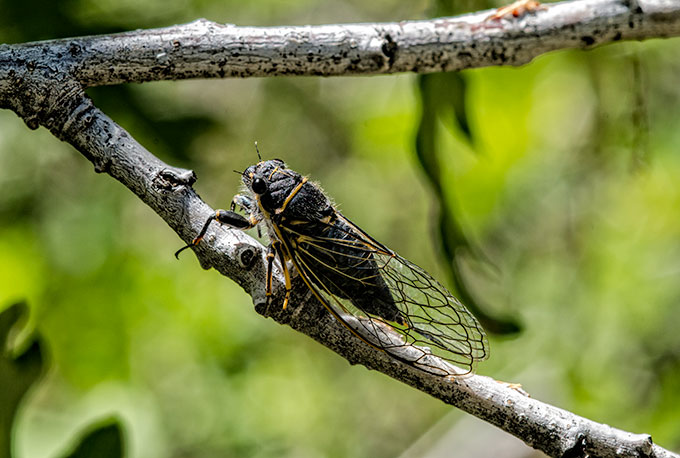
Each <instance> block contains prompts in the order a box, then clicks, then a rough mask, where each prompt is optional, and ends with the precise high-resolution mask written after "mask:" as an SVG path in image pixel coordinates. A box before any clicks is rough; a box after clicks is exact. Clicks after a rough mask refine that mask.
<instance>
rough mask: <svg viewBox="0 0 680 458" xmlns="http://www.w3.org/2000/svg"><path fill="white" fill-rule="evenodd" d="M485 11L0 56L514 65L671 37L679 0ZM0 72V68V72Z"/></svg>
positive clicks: (71, 62)
mask: <svg viewBox="0 0 680 458" xmlns="http://www.w3.org/2000/svg"><path fill="white" fill-rule="evenodd" d="M491 13H492V12H491V11H483V12H479V13H474V14H469V15H464V16H457V17H449V18H439V19H433V20H426V21H405V22H398V23H375V24H342V25H319V26H300V27H240V26H235V25H231V24H217V23H213V22H210V21H207V20H204V19H201V20H198V21H195V22H192V23H189V24H184V25H178V26H173V27H167V28H161V29H152V30H139V31H134V32H127V33H121V34H116V35H110V36H99V37H82V38H72V39H63V40H53V41H46V42H38V43H30V44H19V45H10V46H2V47H0V63H2V64H3V67H5V66H6V65H7V62H11V61H13V60H14V61H16V60H17V59H19V58H20V60H21V63H22V64H23V65H25V66H28V67H32V70H33V71H47V72H49V71H54V70H55V69H57V70H59V71H60V72H63V71H66V72H67V73H68V74H70V75H71V76H72V77H73V78H74V79H76V80H77V81H78V82H80V84H81V85H82V86H84V87H91V86H100V85H107V84H120V83H126V82H144V81H157V80H170V79H188V78H223V77H250V76H272V75H321V76H331V75H358V74H363V75H366V74H384V73H397V72H417V73H429V72H440V71H455V70H462V69H466V68H473V67H483V66H489V65H521V64H525V63H527V62H529V61H531V60H532V59H533V58H535V57H536V56H539V55H541V54H544V53H546V52H549V51H553V50H556V49H566V48H590V47H594V46H597V45H601V44H604V43H611V42H615V41H619V40H642V39H647V38H663V37H673V36H678V35H680V2H678V1H675V0H576V1H571V2H561V3H555V4H548V5H546V8H545V9H544V10H540V11H537V12H536V13H535V14H527V15H525V16H524V17H523V18H521V19H519V20H501V21H494V20H488V18H489V16H490V14H491ZM5 76H6V75H5ZM5 76H3V75H2V74H1V73H0V80H6V77H5ZM0 84H2V83H0Z"/></svg>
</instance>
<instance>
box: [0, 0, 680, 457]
mask: <svg viewBox="0 0 680 458" xmlns="http://www.w3.org/2000/svg"><path fill="white" fill-rule="evenodd" d="M477 5H479V4H477ZM469 7H470V8H474V7H475V3H474V2H470V6H469ZM0 11H2V12H3V14H2V15H0V42H23V41H32V40H39V39H49V38H56V37H66V36H76V35H84V34H93V33H107V32H113V31H119V30H132V29H136V28H148V27H154V26H162V25H169V24H173V23H181V22H188V21H191V20H194V19H196V18H198V17H207V18H209V19H212V20H215V21H220V22H230V23H237V24H244V25H284V24H305V23H334V22H343V21H344V22H349V21H351V22H356V21H381V20H402V19H418V18H423V17H427V16H428V15H430V14H432V12H433V9H432V5H431V4H430V3H429V2H426V1H423V2H398V1H394V0H380V1H375V2H360V1H357V0H344V1H339V2H318V1H313V0H304V1H298V2H295V3H291V2H282V1H274V0H267V1H262V2H251V3H243V2H236V1H215V0H172V1H167V0H165V1H160V0H154V1H149V2H143V3H140V2H136V1H134V2H133V1H127V0H125V1H120V0H118V1H116V2H113V1H96V2H95V1H91V0H70V1H61V2H48V1H40V0H25V1H22V2H15V1H13V0H0ZM36 11H40V14H35V12H36ZM679 43H680V42H678V40H653V41H649V42H645V43H620V44H616V45H612V46H607V47H604V48H601V49H597V50H594V51H589V52H582V51H563V52H556V53H551V54H550V55H547V56H543V57H541V58H539V59H537V60H536V61H535V62H534V63H532V64H530V65H526V66H524V67H522V68H518V69H513V68H489V69H480V70H471V71H466V72H464V73H463V74H462V76H463V79H464V90H463V91H461V90H460V88H459V89H454V88H453V87H452V86H450V84H456V83H446V81H444V84H442V85H437V86H436V87H437V89H436V90H438V91H441V92H442V94H441V100H448V99H449V97H450V94H449V93H448V92H447V91H449V90H450V91H452V92H457V93H458V94H459V97H464V100H463V102H462V103H461V99H460V98H453V99H452V102H451V103H454V104H455V106H454V107H452V109H451V111H449V114H448V115H444V116H437V117H436V118H435V119H432V121H431V122H432V123H433V126H434V127H435V129H433V132H436V133H435V134H434V136H433V137H431V138H429V141H431V142H433V144H434V145H436V160H437V167H438V169H439V174H438V179H439V182H440V184H441V194H442V196H443V197H444V202H445V203H446V204H445V205H446V210H447V211H450V212H451V214H453V215H455V217H456V218H457V221H458V222H459V224H460V227H461V230H463V231H464V233H465V235H466V237H468V238H469V240H470V241H471V242H472V243H474V245H475V246H477V247H479V248H480V250H482V251H483V252H484V253H485V256H486V257H487V258H488V261H489V262H487V261H486V260H485V259H484V258H483V257H482V258H469V259H467V260H466V261H465V262H463V263H462V264H461V275H462V276H463V277H464V278H465V281H466V284H467V285H468V287H469V288H470V289H471V291H472V292H473V294H474V295H475V296H476V297H477V298H480V299H481V300H482V301H483V303H484V304H486V305H488V307H490V311H491V312H492V313H495V314H501V315H511V316H518V317H519V319H520V321H521V322H522V324H523V332H522V333H521V334H519V335H518V336H517V337H516V338H514V339H512V340H507V339H505V340H500V339H495V340H492V354H491V359H490V360H489V361H488V362H486V363H484V364H482V365H481V366H480V367H479V372H481V373H483V374H488V375H491V376H493V377H495V378H498V379H503V380H512V381H517V382H521V383H522V384H523V385H524V388H525V389H526V390H528V391H529V392H530V393H532V395H533V396H535V397H537V398H539V399H542V400H545V401H548V402H551V403H553V404H557V405H559V406H561V407H564V408H566V409H570V410H572V411H575V412H576V413H578V414H581V415H585V416H588V417H590V418H592V419H594V420H597V421H601V422H606V423H609V424H612V425H615V426H618V427H621V428H624V429H629V430H632V431H636V432H648V433H651V434H652V435H653V437H654V439H655V441H657V442H659V443H661V444H662V445H664V446H666V447H668V448H672V449H676V450H678V449H680V429H679V428H678V424H680V390H678V389H677V388H678V386H680V333H678V329H680V308H679V304H680V281H679V275H680V218H679V217H678V214H679V211H680V184H678V183H680V180H679V179H678V177H680V156H679V155H678V148H679V146H680V129H678V128H677V119H678V118H679V117H680V92H679V91H678V90H677V76H676V75H677V74H678V72H679V71H680V64H679V62H680V46H679ZM434 78H437V77H434ZM442 79H443V80H446V79H447V78H442ZM449 79H455V78H449ZM90 95H91V96H92V97H93V98H94V100H95V103H96V104H97V105H98V106H100V107H101V108H102V109H104V110H105V111H106V112H107V113H108V114H109V115H111V116H112V117H113V118H114V119H115V120H116V121H118V122H119V123H120V124H121V125H123V126H124V127H125V128H126V129H128V130H129V131H130V132H131V133H132V134H133V135H134V136H135V137H136V138H138V139H139V140H140V141H141V142H142V143H143V144H144V145H145V146H147V147H148V148H149V149H150V150H151V151H152V152H153V153H155V154H157V155H159V156H160V157H162V158H163V159H164V160H166V161H168V162H170V163H172V164H173V165H179V166H185V167H191V168H193V169H195V170H196V172H197V174H198V177H199V181H198V183H197V185H196V187H197V189H198V190H199V192H200V193H201V195H202V196H203V197H204V198H205V199H206V200H207V202H208V203H210V204H212V205H213V206H214V207H224V206H226V205H227V204H228V202H229V201H230V199H231V197H232V195H233V194H234V193H235V192H236V191H237V189H238V187H239V183H238V176H237V175H236V174H234V173H233V172H231V170H232V169H243V168H245V167H246V166H247V165H249V164H251V163H252V162H254V161H255V158H256V156H255V152H254V149H253V147H252V144H253V141H255V140H257V141H258V143H259V145H260V149H261V151H262V152H263V155H264V156H265V157H281V158H283V159H285V160H286V161H287V162H288V163H289V164H290V165H291V167H293V168H295V169H296V170H298V171H300V172H302V173H306V174H309V175H310V176H311V177H312V178H313V179H315V180H317V181H319V182H320V183H321V184H322V185H323V187H324V188H325V190H326V191H327V192H328V193H329V194H330V195H331V196H333V198H334V200H335V202H336V203H337V204H338V205H339V206H340V208H341V210H342V211H343V212H344V213H345V214H346V215H348V216H349V217H350V218H352V219H353V220H355V221H356V222H357V223H358V224H359V225H360V226H361V227H363V228H364V229H366V230H367V231H368V232H369V233H371V234H372V235H373V236H375V237H376V238H378V239H379V240H381V241H383V242H384V243H386V244H387V245H388V246H390V247H392V248H394V249H395V250H397V251H398V252H399V253H401V254H403V255H404V256H406V257H407V258H409V259H411V260H413V261H415V262H416V263H418V264H420V265H422V266H423V267H425V268H426V269H427V270H428V271H430V272H431V273H433V274H434V275H435V276H437V277H438V278H441V279H442V280H443V281H445V282H447V281H448V280H447V269H446V268H443V267H442V265H441V264H440V263H439V262H438V260H439V259H440V256H441V255H440V254H438V253H437V248H438V247H439V246H440V245H439V242H437V240H438V235H437V234H438V232H439V230H438V229H437V227H436V221H437V218H438V212H439V210H440V208H439V203H437V202H436V194H435V193H434V192H433V189H432V187H431V185H430V184H429V182H428V181H427V179H426V175H425V174H423V173H422V172H421V171H420V169H419V165H418V161H417V158H416V154H415V140H416V133H417V126H418V124H419V123H420V122H421V119H422V114H423V113H422V112H421V108H422V106H423V105H422V101H421V100H420V99H419V97H420V95H421V92H420V91H419V89H418V84H417V78H416V77H415V76H413V75H398V76H384V77H361V78H332V79H321V78H275V79H249V80H225V81H185V82H163V83H154V84H145V85H130V86H121V87H111V88H108V87H107V88H98V89H96V90H92V91H90ZM456 120H457V121H456ZM461 120H464V122H465V126H464V127H463V128H460V127H461V125H460V122H461ZM456 122H458V123H459V125H458V127H456ZM181 245H182V243H181V241H180V240H179V239H178V238H177V237H176V235H175V234H174V233H172V232H171V231H170V230H169V229H168V228H167V227H166V226H165V225H164V224H163V222H162V221H161V220H160V219H159V218H158V217H156V216H155V215H154V214H153V213H152V212H151V211H150V210H149V209H148V208H146V207H145V206H144V205H143V204H142V203H141V202H139V201H138V199H137V198H136V197H134V196H133V195H132V194H131V193H130V192H128V191H127V190H126V189H124V188H123V187H122V186H120V185H119V184H118V183H117V182H115V181H114V180H111V179H110V178H108V177H107V176H101V175H96V174H94V173H92V165H91V164H89V163H88V162H87V161H86V160H85V159H84V158H83V157H81V156H80V155H79V154H78V153H77V152H75V151H74V150H73V149H72V148H70V147H69V146H68V145H66V144H63V143H60V142H59V141H57V139H55V138H54V137H52V136H51V135H50V134H49V133H47V132H46V131H45V130H44V129H40V130H38V131H29V130H28V129H27V128H26V127H25V126H24V125H23V123H22V122H21V121H20V120H19V119H18V118H17V117H16V116H15V115H14V114H13V113H11V112H0V307H8V306H9V305H10V304H12V303H16V302H17V301H20V300H22V301H26V303H27V304H28V305H29V306H30V307H31V317H30V320H29V323H28V326H29V328H31V329H35V330H37V331H38V332H39V333H40V334H41V336H43V341H44V342H45V345H46V346H47V347H48V349H49V352H50V354H51V355H52V357H51V360H52V366H51V369H50V370H49V372H48V373H47V375H46V376H45V377H44V378H43V379H42V381H41V382H40V384H39V385H37V386H35V387H34V389H32V390H31V391H30V392H29V395H28V396H27V397H26V398H25V399H24V401H23V402H22V405H21V407H20V411H19V415H18V416H17V417H16V421H15V424H14V432H13V436H14V449H15V451H16V456H17V457H21V458H25V457H28V458H33V457H55V456H64V454H65V453H69V452H68V451H69V450H75V449H74V446H73V445H72V444H74V443H75V442H74V441H76V439H75V438H77V437H78V436H79V435H80V432H81V431H83V430H88V429H89V427H90V426H89V425H91V424H92V423H93V422H96V421H99V419H101V418H109V417H115V418H119V419H120V421H121V423H122V426H121V428H122V427H124V429H125V431H126V432H127V433H128V434H126V438H125V445H124V446H123V445H121V449H123V450H124V451H125V452H126V453H127V456H130V457H150V458H153V457H168V456H177V457H180V456H192V457H212V456H257V457H268V456H277V457H279V456H295V457H307V456H308V457H312V456H329V457H335V456H338V457H340V456H355V457H362V456H372V457H380V456H384V457H388V456H395V455H399V454H400V453H402V452H404V451H405V450H411V451H412V450H413V449H412V448H411V449H410V448H409V447H412V446H413V444H414V443H415V444H418V438H420V437H421V436H423V435H425V436H424V437H427V438H428V444H429V445H431V443H430V442H429V441H435V442H436V441H446V440H447V437H449V436H448V433H447V432H454V433H455V432H456V431H457V430H459V429H460V428H461V427H462V424H463V423H464V422H461V416H460V415H458V412H453V411H452V409H450V408H449V407H447V406H445V405H443V404H441V403H440V402H438V401H434V400H432V399H429V398H428V397H427V396H425V395H424V394H422V393H419V392H416V391H415V390H412V389H410V388H408V387H406V386H402V385H401V384H399V383H396V382H394V381H392V380H390V379H388V378H386V377H384V376H382V375H380V374H376V373H370V372H368V371H367V370H365V369H364V368H361V367H350V366H349V365H348V364H347V363H346V362H345V361H344V360H342V359H341V358H339V357H337V356H335V355H334V354H333V353H332V352H330V351H329V350H327V349H325V348H323V347H321V346H320V345H318V344H316V343H314V342H312V341H311V340H309V339H307V338H306V337H304V336H301V335H297V334H296V333H295V332H293V331H291V330H290V329H288V328H285V327H281V326H278V325H276V324H274V323H273V322H271V321H267V320H262V319H261V317H259V316H258V315H257V314H256V313H254V311H253V310H252V306H251V301H250V298H249V297H248V296H247V295H246V294H245V293H244V292H243V291H241V290H240V289H239V288H238V287H237V286H236V285H235V284H233V283H232V282H230V281H229V280H228V279H225V278H223V277H221V276H220V275H218V274H217V273H216V272H214V271H207V272H206V271H202V270H201V269H200V268H199V266H198V263H197V262H196V260H195V259H194V258H193V257H191V256H186V257H184V258H182V260H181V261H180V262H177V261H175V260H174V258H173V256H172V253H173V252H174V250H175V249H177V248H178V247H180V246H181ZM16 383H20V382H19V381H18V379H17V380H16ZM0 407H1V408H2V409H3V411H6V409H8V408H9V406H8V405H7V404H3V405H2V406H0ZM631 412H634V414H631ZM435 425H436V427H435ZM474 429H475V434H465V435H464V437H463V440H465V441H467V442H468V447H467V448H466V449H467V450H470V447H472V449H473V450H477V452H478V453H477V454H478V455H483V451H484V450H485V448H484V447H485V441H484V440H483V438H484V437H487V434H489V431H490V430H491V427H490V426H488V425H483V424H481V423H480V424H475V426H474ZM428 431H430V433H428ZM432 431H437V434H436V437H433V434H434V433H432ZM458 436H459V437H460V436H461V435H460V434H459V435H458ZM470 444H474V446H473V445H470ZM458 446H460V444H459V443H458V442H454V443H451V444H450V445H449V446H448V447H449V449H450V450H456V447H458ZM475 447H476V448H475ZM418 449H419V450H420V452H419V455H420V456H424V455H426V454H427V453H426V450H427V446H425V451H423V445H422V444H421V445H420V446H419V447H418ZM405 453H406V456H408V455H409V453H412V452H408V451H407V452H405Z"/></svg>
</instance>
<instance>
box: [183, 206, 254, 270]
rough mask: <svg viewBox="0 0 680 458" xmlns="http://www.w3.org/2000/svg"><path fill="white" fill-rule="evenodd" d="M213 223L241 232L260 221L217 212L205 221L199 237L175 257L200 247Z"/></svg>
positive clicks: (236, 214) (230, 213) (228, 212)
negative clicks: (188, 249) (187, 250)
mask: <svg viewBox="0 0 680 458" xmlns="http://www.w3.org/2000/svg"><path fill="white" fill-rule="evenodd" d="M213 221H218V222H219V223H221V224H226V225H228V226H231V227H234V228H236V229H241V230H246V229H250V228H251V227H254V226H255V225H256V224H257V223H258V221H257V220H256V219H255V218H253V217H251V218H250V219H248V218H246V217H244V216H241V215H239V214H238V213H236V212H233V211H228V210H216V211H215V213H213V214H212V215H210V216H209V217H208V219H207V220H206V221H205V224H204V225H203V229H201V231H200V232H199V233H198V235H197V236H196V237H194V239H193V240H192V241H191V243H189V244H187V245H186V246H184V247H182V248H180V249H179V250H177V251H176V252H175V257H176V258H178V257H179V254H180V253H181V252H182V251H184V250H186V249H187V248H191V247H194V246H196V245H198V244H199V243H200V242H201V240H203V237H204V236H205V233H206V232H207V231H208V227H209V226H210V223H211V222H213Z"/></svg>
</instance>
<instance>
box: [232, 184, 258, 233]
mask: <svg viewBox="0 0 680 458" xmlns="http://www.w3.org/2000/svg"><path fill="white" fill-rule="evenodd" d="M236 207H239V208H242V209H244V210H246V211H247V212H248V213H249V214H251V215H252V214H254V213H255V209H256V208H257V204H256V203H255V200H254V199H253V198H252V197H250V196H244V195H242V194H236V195H235V196H234V198H233V199H231V207H229V208H230V210H231V211H234V210H235V209H236ZM248 229H249V228H248ZM257 236H258V237H259V238H262V232H261V230H260V226H257Z"/></svg>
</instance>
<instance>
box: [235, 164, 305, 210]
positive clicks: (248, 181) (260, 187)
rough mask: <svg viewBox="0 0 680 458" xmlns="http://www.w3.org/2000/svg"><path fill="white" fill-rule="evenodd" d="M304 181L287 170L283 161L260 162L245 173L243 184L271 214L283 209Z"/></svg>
mask: <svg viewBox="0 0 680 458" xmlns="http://www.w3.org/2000/svg"><path fill="white" fill-rule="evenodd" d="M302 180H303V177H302V175H300V174H299V173H297V172H295V171H294V170H291V169H289V168H287V167H286V164H285V163H284V162H283V161H282V160H281V159H271V160H269V161H262V162H258V163H257V164H255V165H251V166H250V167H248V168H247V169H246V170H245V171H244V172H243V184H244V185H245V186H246V188H247V189H248V191H250V193H251V194H252V195H253V197H257V198H258V200H259V202H260V204H261V205H262V208H263V209H264V210H265V211H266V212H269V213H274V212H276V210H277V209H280V208H282V206H283V205H284V202H286V199H287V198H288V196H289V195H290V193H291V192H292V191H293V190H294V189H295V188H296V186H298V185H299V184H300V183H301V182H302Z"/></svg>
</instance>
